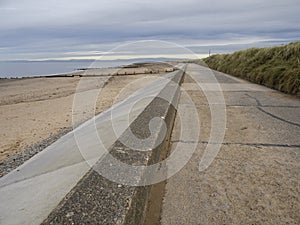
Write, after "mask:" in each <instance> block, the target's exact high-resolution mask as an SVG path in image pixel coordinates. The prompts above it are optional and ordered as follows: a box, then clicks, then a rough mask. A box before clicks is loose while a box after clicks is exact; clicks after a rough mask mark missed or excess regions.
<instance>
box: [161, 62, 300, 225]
mask: <svg viewBox="0 0 300 225" xmlns="http://www.w3.org/2000/svg"><path fill="white" fill-rule="evenodd" d="M211 75H212V73H211V71H210V70H209V69H207V68H204V67H201V66H198V65H195V64H189V65H188V67H187V71H186V75H185V80H184V83H183V86H182V87H183V89H184V90H185V91H186V92H187V93H188V95H189V96H190V97H191V98H192V100H193V102H194V104H195V107H196V108H197V110H198V113H199V121H200V125H201V129H200V135H199V138H198V140H197V148H196V150H195V152H194V154H193V156H192V158H191V160H190V161H189V162H188V163H187V164H186V165H185V167H184V168H183V169H182V170H181V171H180V172H179V173H177V174H176V175H175V176H173V177H171V178H170V179H168V181H167V185H166V192H165V196H164V199H163V205H162V215H161V224H162V225H169V224H173V225H174V224H181V225H182V224H189V225H193V224H195V225H196V224H300V214H299V212H300V194H299V193H300V172H299V171H300V101H299V98H296V97H292V96H288V95H285V94H282V93H280V92H278V91H275V90H272V89H269V88H266V87H263V86H260V85H256V84H252V83H249V82H247V81H243V80H240V79H237V78H234V77H232V76H229V75H226V74H223V73H219V72H214V75H215V77H216V79H217V81H218V83H219V85H220V87H221V88H222V94H223V96H224V99H225V105H226V126H225V137H224V140H223V142H222V144H221V148H220V150H219V152H218V154H217V155H216V157H215V158H214V160H213V161H212V163H211V164H210V165H209V167H208V168H207V169H205V170H204V171H201V172H200V171H199V163H200V161H201V159H202V158H203V157H204V155H205V154H207V152H206V153H205V147H206V146H207V143H208V141H209V138H210V131H211V129H212V125H211V124H212V123H211V121H212V115H213V114H211V111H210V107H211V108H212V110H214V102H208V100H207V99H209V98H206V97H207V96H208V97H209V96H216V95H219V94H220V91H219V89H218V88H216V87H217V83H214V82H212V80H211V79H209V77H210V76H211ZM206 78H207V79H206ZM197 82H201V85H199V84H197ZM199 86H201V87H202V88H203V89H202V90H200V88H199ZM209 104H210V105H209ZM220 104H221V103H220ZM180 107H183V108H187V107H193V106H191V105H187V101H186V97H185V95H181V99H180V102H179V108H180ZM187 113H188V112H187ZM191 120H194V121H195V122H196V120H195V118H191ZM219 122H220V121H219ZM214 125H218V124H214ZM219 127H220V128H219V129H223V128H222V123H220V126H219ZM180 128H181V127H180V118H179V117H178V116H177V118H176V119H175V125H174V129H173V134H172V139H171V149H172V151H174V150H175V149H176V148H177V150H178V148H179V149H180V150H181V151H185V149H187V148H188V147H189V145H192V144H195V143H191V142H189V140H188V139H189V137H187V136H185V137H181V135H180ZM219 134H220V135H222V132H221V130H219Z"/></svg>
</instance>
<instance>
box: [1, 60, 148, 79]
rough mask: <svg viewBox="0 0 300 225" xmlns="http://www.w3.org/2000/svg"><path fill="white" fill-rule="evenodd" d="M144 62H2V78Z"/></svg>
mask: <svg viewBox="0 0 300 225" xmlns="http://www.w3.org/2000/svg"><path fill="white" fill-rule="evenodd" d="M142 61H143V60H140V61H137V60H112V61H101V62H100V61H97V62H96V63H93V62H87V61H82V62H81V61H76V62H74V61H69V62H66V61H63V62H57V61H56V62H53V61H52V62H51V61H48V62H0V78H12V77H32V76H41V75H53V74H62V73H70V72H73V71H75V70H76V69H78V68H87V67H90V66H92V67H97V68H105V67H116V66H122V65H128V64H132V63H134V62H142Z"/></svg>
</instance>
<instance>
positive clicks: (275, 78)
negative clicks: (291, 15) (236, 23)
mask: <svg viewBox="0 0 300 225" xmlns="http://www.w3.org/2000/svg"><path fill="white" fill-rule="evenodd" d="M203 61H204V62H205V63H206V64H207V65H208V66H209V67H210V68H212V69H215V70H218V71H221V72H224V73H228V74H231V75H234V76H237V77H240V78H243V79H247V80H249V81H251V82H254V83H258V84H262V85H265V86H267V87H270V88H273V89H276V90H279V91H282V92H284V93H289V94H294V95H299V94H300V42H294V43H290V44H288V45H285V46H278V47H269V48H250V49H247V50H241V51H237V52H234V53H232V54H222V55H220V54H218V55H212V56H210V57H208V58H205V59H204V60H203Z"/></svg>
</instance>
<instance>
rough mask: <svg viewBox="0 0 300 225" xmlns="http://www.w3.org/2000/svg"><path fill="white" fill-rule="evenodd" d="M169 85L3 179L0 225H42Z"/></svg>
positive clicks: (150, 89)
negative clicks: (130, 124)
mask: <svg viewBox="0 0 300 225" xmlns="http://www.w3.org/2000/svg"><path fill="white" fill-rule="evenodd" d="M176 73H177V72H174V73H172V74H171V77H172V76H174V75H175V74H176ZM169 82H170V81H169V80H168V79H163V78H158V79H157V80H156V81H154V82H153V83H152V84H150V85H148V86H147V87H145V88H143V89H141V90H139V91H137V92H135V93H134V94H132V95H130V96H129V97H128V98H126V99H125V100H124V101H122V102H120V103H118V104H116V105H115V106H114V107H113V108H112V109H110V110H108V111H105V112H104V113H101V114H100V115H98V116H96V117H95V118H94V119H93V120H90V121H87V122H86V123H84V124H82V125H81V126H79V127H78V128H76V129H75V130H74V131H73V132H71V133H69V134H67V135H65V136H64V137H62V138H61V139H59V140H58V141H57V142H55V143H54V144H52V145H51V146H49V147H47V148H46V149H45V150H44V151H42V152H40V153H39V154H37V155H35V156H34V157H32V158H31V159H30V160H28V161H27V162H26V163H24V164H23V165H22V166H20V167H18V168H17V169H16V170H14V171H12V172H11V173H9V174H7V175H6V176H4V177H2V178H1V179H0V202H1V204H0V212H1V213H0V222H1V224H40V223H41V222H42V221H43V220H44V219H46V218H47V216H48V215H49V213H50V212H51V211H52V210H53V209H54V208H55V207H56V206H57V205H58V203H59V202H60V201H61V200H62V199H63V198H64V197H65V195H66V194H67V193H69V192H70V190H71V189H72V188H73V187H74V186H75V185H76V184H77V182H78V181H79V180H80V179H81V178H82V177H83V176H84V175H85V174H86V173H87V172H88V171H89V170H90V168H91V166H93V165H94V164H95V163H96V162H97V161H98V160H99V159H100V158H101V157H103V155H104V154H106V149H109V148H110V147H111V146H112V145H113V144H114V142H115V141H116V140H117V139H118V138H119V137H120V136H121V135H122V134H123V132H124V131H125V130H126V129H128V126H129V125H128V123H127V122H128V121H127V120H129V122H130V121H134V120H135V119H136V118H138V116H139V115H140V114H141V113H142V112H143V111H144V110H145V108H146V107H147V106H148V105H149V104H150V103H151V102H152V101H153V100H154V99H155V98H156V96H157V95H158V94H159V93H160V92H161V91H162V90H163V89H164V88H165V87H166V85H167V84H168V83H169ZM164 105H166V104H164ZM128 111H130V114H128ZM111 113H113V116H112V115H111ZM128 118H129V119H128ZM113 125H114V126H113ZM115 131H118V132H117V133H116V132H115ZM98 135H99V136H100V139H101V142H100V141H99V136H98ZM78 146H79V147H80V149H79V148H78ZM104 185H105V184H104ZM103 192H105V191H103ZM95 193H96V192H95ZM95 204H99V203H95Z"/></svg>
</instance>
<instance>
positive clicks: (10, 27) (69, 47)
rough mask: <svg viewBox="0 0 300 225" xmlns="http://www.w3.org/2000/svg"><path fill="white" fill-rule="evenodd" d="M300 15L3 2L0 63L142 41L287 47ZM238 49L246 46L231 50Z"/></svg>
mask: <svg viewBox="0 0 300 225" xmlns="http://www.w3.org/2000/svg"><path fill="white" fill-rule="evenodd" d="M299 11H300V4H299V3H298V0H286V1H278V0H274V1H271V0H267V1H259V0H252V1H250V0H245V1H240V0H230V1H220V0H210V1H208V0H186V1H182V0H165V1H157V0H152V1H149V0H143V1H140V0H119V1H116V0H101V1H99V0H86V1H78V0H65V1H59V0H48V1H39V0H27V1H21V0H11V1H2V2H1V3H0V21H1V22H0V57H1V58H0V59H5V58H6V57H7V55H10V57H14V56H15V57H17V54H18V53H19V54H21V53H22V54H23V55H24V54H25V55H26V53H28V54H29V55H30V54H34V52H36V53H39V56H40V55H43V54H44V56H46V55H47V52H48V55H51V56H52V55H55V52H57V55H59V54H61V53H63V52H70V51H73V50H74V51H77V50H78V51H80V50H99V51H100V50H101V51H107V50H109V48H111V47H112V46H114V45H115V44H114V43H121V42H123V41H132V40H139V39H161V40H170V41H174V42H177V43H181V44H183V45H184V44H189V43H190V41H192V42H197V41H199V42H203V41H206V40H215V41H216V42H218V41H219V40H222V39H223V40H238V39H247V38H249V39H251V38H252V37H257V38H258V42H259V38H260V39H261V41H263V40H264V39H268V38H269V39H278V40H282V41H283V42H285V41H290V40H297V38H298V37H299V36H300V25H299V22H298V21H300V16H299V13H298V12H299ZM260 43H264V42H260ZM88 46H89V47H88ZM95 46H97V48H101V49H92V48H93V47H95ZM191 46H192V45H191ZM228 47H230V45H228ZM237 47H242V46H241V45H238V44H237V45H236V47H233V46H231V49H232V50H235V49H236V48H237ZM194 49H195V50H198V51H200V50H199V47H197V48H196V47H194ZM220 50H221V48H220ZM201 51H203V50H201ZM226 51H227V50H226Z"/></svg>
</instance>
